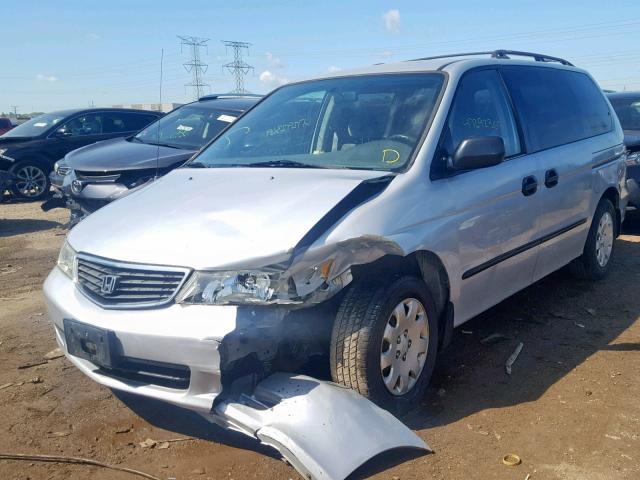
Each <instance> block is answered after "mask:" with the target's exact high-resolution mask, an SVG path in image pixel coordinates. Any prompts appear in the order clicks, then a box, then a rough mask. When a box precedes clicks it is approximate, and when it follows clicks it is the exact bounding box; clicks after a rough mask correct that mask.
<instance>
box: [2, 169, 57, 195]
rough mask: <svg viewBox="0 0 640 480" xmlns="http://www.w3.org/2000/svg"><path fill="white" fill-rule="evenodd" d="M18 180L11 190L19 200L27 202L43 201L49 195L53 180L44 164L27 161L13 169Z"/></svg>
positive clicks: (12, 171)
mask: <svg viewBox="0 0 640 480" xmlns="http://www.w3.org/2000/svg"><path fill="white" fill-rule="evenodd" d="M11 173H13V174H14V175H15V176H16V178H15V180H14V182H13V184H12V187H11V190H12V191H13V193H14V195H15V196H16V197H18V198H22V199H27V200H42V199H43V198H46V197H47V196H48V195H49V191H50V189H51V180H49V171H48V170H47V169H46V168H44V167H43V166H42V164H40V163H38V162H35V161H31V160H25V161H23V162H20V163H18V164H17V165H15V166H14V167H13V168H11Z"/></svg>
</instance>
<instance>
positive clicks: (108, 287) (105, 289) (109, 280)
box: [100, 275, 118, 295]
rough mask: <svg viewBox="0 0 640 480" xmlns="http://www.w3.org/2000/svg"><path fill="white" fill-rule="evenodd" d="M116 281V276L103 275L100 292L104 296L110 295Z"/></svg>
mask: <svg viewBox="0 0 640 480" xmlns="http://www.w3.org/2000/svg"><path fill="white" fill-rule="evenodd" d="M117 281H118V277H117V276H116V275H105V276H104V277H102V287H100V292H102V293H104V294H105V295H110V294H112V293H113V291H114V290H115V289H116V282H117Z"/></svg>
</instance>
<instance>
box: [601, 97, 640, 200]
mask: <svg viewBox="0 0 640 480" xmlns="http://www.w3.org/2000/svg"><path fill="white" fill-rule="evenodd" d="M607 96H608V97H609V101H610V102H611V105H612V106H613V109H614V110H615V112H616V114H617V115H618V119H619V120H620V125H622V129H623V130H624V144H625V145H626V147H627V190H629V205H631V206H634V207H636V208H640V186H639V185H640V92H616V93H609V94H608V95H607Z"/></svg>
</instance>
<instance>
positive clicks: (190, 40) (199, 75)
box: [178, 35, 209, 100]
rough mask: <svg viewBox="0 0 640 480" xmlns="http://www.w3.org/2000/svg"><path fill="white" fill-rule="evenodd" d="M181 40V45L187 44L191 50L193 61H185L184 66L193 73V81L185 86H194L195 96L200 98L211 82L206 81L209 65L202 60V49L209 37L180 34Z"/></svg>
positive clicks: (195, 98)
mask: <svg viewBox="0 0 640 480" xmlns="http://www.w3.org/2000/svg"><path fill="white" fill-rule="evenodd" d="M178 38H179V39H180V40H181V43H180V47H181V48H182V47H184V46H187V47H189V49H190V50H191V61H189V62H187V63H184V64H183V65H184V68H185V70H186V71H187V72H189V73H191V83H186V84H185V87H192V88H193V98H194V100H198V99H199V98H200V97H201V96H202V95H203V93H204V87H208V86H209V84H208V83H205V82H204V74H205V72H206V71H207V68H208V67H209V65H207V64H206V63H203V62H202V61H201V60H200V49H201V48H202V47H205V48H206V47H207V42H208V41H209V39H208V38H198V37H187V36H181V35H178Z"/></svg>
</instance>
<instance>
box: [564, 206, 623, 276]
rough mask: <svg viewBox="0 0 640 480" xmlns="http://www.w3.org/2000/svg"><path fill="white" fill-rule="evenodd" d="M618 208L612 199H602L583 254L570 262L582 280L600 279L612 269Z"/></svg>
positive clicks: (594, 216) (572, 271)
mask: <svg viewBox="0 0 640 480" xmlns="http://www.w3.org/2000/svg"><path fill="white" fill-rule="evenodd" d="M617 234H618V232H617V222H616V210H615V208H614V206H613V204H612V203H611V201H610V200H608V199H606V198H603V199H602V200H600V203H599V204H598V207H597V208H596V212H595V214H594V215H593V220H592V222H591V227H590V228H589V233H588V235H587V241H586V243H585V245H584V251H583V253H582V255H581V256H579V257H578V258H576V259H575V260H574V261H573V262H571V263H570V264H569V269H570V271H571V273H572V274H573V275H574V276H576V277H577V278H579V279H581V280H600V279H601V278H603V277H604V276H605V275H606V274H607V273H608V272H609V270H610V267H611V260H612V258H613V254H614V250H615V239H616V236H617Z"/></svg>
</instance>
